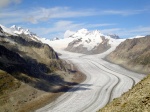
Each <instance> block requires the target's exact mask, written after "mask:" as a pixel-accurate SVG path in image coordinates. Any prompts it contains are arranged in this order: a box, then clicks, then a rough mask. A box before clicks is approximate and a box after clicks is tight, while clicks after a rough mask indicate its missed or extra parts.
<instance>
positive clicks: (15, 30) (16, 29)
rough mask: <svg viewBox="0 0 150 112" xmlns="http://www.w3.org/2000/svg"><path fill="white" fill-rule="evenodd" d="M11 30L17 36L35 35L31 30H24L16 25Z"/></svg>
mask: <svg viewBox="0 0 150 112" xmlns="http://www.w3.org/2000/svg"><path fill="white" fill-rule="evenodd" d="M10 29H11V30H12V31H13V32H14V33H16V34H26V35H35V34H33V33H32V32H30V31H29V29H23V28H22V27H17V26H16V25H13V26H11V27H10Z"/></svg>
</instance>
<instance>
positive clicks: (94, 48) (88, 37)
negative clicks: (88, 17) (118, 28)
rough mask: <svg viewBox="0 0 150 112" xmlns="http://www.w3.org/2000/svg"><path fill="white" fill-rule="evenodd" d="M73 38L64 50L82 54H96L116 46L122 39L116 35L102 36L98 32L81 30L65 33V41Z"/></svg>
mask: <svg viewBox="0 0 150 112" xmlns="http://www.w3.org/2000/svg"><path fill="white" fill-rule="evenodd" d="M66 38H73V41H72V42H70V43H69V44H68V46H67V48H66V49H65V50H67V51H71V52H77V53H83V54H98V53H102V52H104V51H106V50H108V49H109V48H110V47H112V46H114V45H118V44H119V43H120V42H121V41H124V40H123V39H119V36H117V35H104V34H102V33H101V32H100V31H98V30H95V31H88V30H87V29H81V30H78V31H77V32H71V31H66V33H65V39H66Z"/></svg>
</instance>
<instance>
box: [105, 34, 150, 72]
mask: <svg viewBox="0 0 150 112" xmlns="http://www.w3.org/2000/svg"><path fill="white" fill-rule="evenodd" d="M106 59H108V60H109V61H111V62H114V63H116V64H120V65H122V66H124V67H126V68H128V69H131V70H134V71H137V72H140V73H145V74H148V73H150V69H149V68H150V36H146V37H142V38H134V39H127V40H126V41H124V42H122V43H121V44H120V45H119V46H117V48H116V50H115V51H113V52H112V53H110V54H109V55H108V56H107V57H106Z"/></svg>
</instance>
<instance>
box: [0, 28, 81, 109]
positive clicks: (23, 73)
mask: <svg viewBox="0 0 150 112" xmlns="http://www.w3.org/2000/svg"><path fill="white" fill-rule="evenodd" d="M31 36H32V35H30V36H28V35H24V34H21V35H16V34H14V35H12V34H9V33H8V32H5V31H4V30H3V29H2V28H1V27H0V110H1V111H4V112H5V111H7V112H18V111H19V112H20V111H29V110H30V111H31V110H32V109H33V110H34V109H36V108H37V106H38V107H40V106H41V104H44V103H46V102H50V101H52V100H54V99H55V98H56V96H57V97H58V95H59V94H60V93H62V92H66V91H68V90H69V89H70V88H72V86H74V85H76V84H78V83H77V82H76V81H75V80H74V77H75V75H77V76H79V75H78V73H77V72H76V71H74V70H73V71H72V70H71V69H69V67H68V66H69V65H67V63H65V62H63V61H62V60H60V59H59V57H58V55H57V53H56V52H55V51H54V50H53V48H51V47H50V46H49V45H47V44H43V43H42V42H40V41H38V40H35V41H34V40H33V39H31ZM78 78H79V79H80V77H78ZM81 80H82V79H81ZM81 90H84V88H81ZM54 93H55V94H54Z"/></svg>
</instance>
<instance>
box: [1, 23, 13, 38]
mask: <svg viewBox="0 0 150 112" xmlns="http://www.w3.org/2000/svg"><path fill="white" fill-rule="evenodd" d="M0 27H1V28H2V29H3V31H4V32H6V33H8V34H10V35H14V36H16V34H15V33H14V32H13V31H12V30H11V29H10V28H6V27H5V26H3V25H1V24H0Z"/></svg>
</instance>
